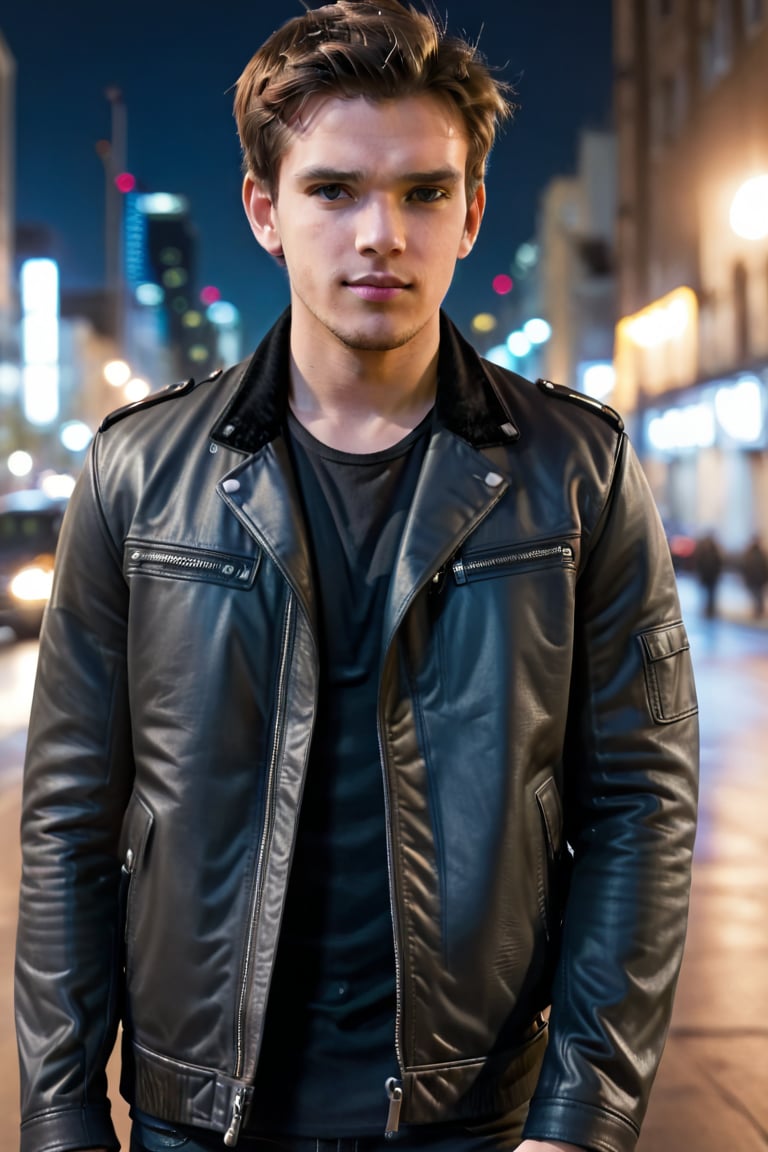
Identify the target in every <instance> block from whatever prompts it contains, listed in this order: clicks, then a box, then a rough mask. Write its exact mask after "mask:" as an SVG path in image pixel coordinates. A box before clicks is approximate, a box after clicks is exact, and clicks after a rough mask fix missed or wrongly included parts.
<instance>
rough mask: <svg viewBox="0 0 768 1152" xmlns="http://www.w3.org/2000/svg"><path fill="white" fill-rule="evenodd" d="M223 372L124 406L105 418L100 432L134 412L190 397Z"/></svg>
mask: <svg viewBox="0 0 768 1152" xmlns="http://www.w3.org/2000/svg"><path fill="white" fill-rule="evenodd" d="M223 371H224V369H223V368H217V369H216V371H215V372H211V374H210V376H206V377H205V379H203V380H198V381H195V380H193V379H192V378H190V379H189V380H180V381H179V382H178V384H169V386H168V387H167V388H161V390H160V391H159V392H150V394H149V396H145V397H144V399H143V400H135V401H134V402H133V404H124V405H123V407H122V408H116V409H115V410H114V412H110V413H109V414H108V415H107V416H105V417H104V419H103V420H102V422H101V424H100V425H99V432H104V431H105V430H106V429H107V428H111V427H112V425H113V424H117V422H118V420H122V419H123V417H124V416H130V415H131V414H132V413H133V412H143V411H144V409H145V408H154V406H155V404H163V403H165V401H166V400H173V399H174V397H176V396H188V395H189V393H190V392H193V391H194V390H195V388H199V387H200V385H201V384H207V383H208V382H209V381H211V380H216V379H217V378H218V377H219V376H221V374H222V372H223Z"/></svg>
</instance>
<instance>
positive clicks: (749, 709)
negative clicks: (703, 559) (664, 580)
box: [0, 580, 768, 1152]
mask: <svg viewBox="0 0 768 1152" xmlns="http://www.w3.org/2000/svg"><path fill="white" fill-rule="evenodd" d="M724 593H725V594H724V597H723V601H722V617H721V618H720V619H717V620H715V621H704V620H702V619H701V617H700V615H699V601H698V596H697V590H696V589H695V588H693V587H691V586H690V584H689V583H688V582H687V581H685V580H683V581H681V598H682V601H683V608H684V614H685V617H686V621H687V624H688V628H689V633H690V637H691V646H692V650H693V655H694V662H695V666H696V672H697V681H698V691H699V702H700V709H701V721H702V739H703V750H702V787H701V823H700V832H699V837H698V841H697V848H696V868H695V881H694V890H693V898H692V911H691V922H690V931H689V937H688V947H687V951H686V958H685V962H684V966H683V973H682V976H681V982H680V987H679V994H678V999H677V1004H676V1009H675V1015H674V1019H673V1024H672V1031H671V1035H670V1038H669V1042H668V1045H667V1050H666V1053H665V1056H664V1060H663V1063H662V1067H661V1071H660V1074H659V1079H658V1081H657V1086H656V1090H655V1094H654V1097H653V1101H652V1105H651V1109H650V1112H649V1116H648V1120H647V1123H646V1128H645V1130H644V1134H643V1137H642V1139H641V1142H640V1145H639V1149H640V1152H680V1149H685V1148H690V1149H692V1150H693V1149H695V1152H722V1150H723V1149H728V1150H729V1152H757V1150H758V1149H763V1150H764V1149H766V1147H768V1092H766V1090H765V1083H766V1081H765V1069H766V1068H768V823H767V821H766V814H767V813H768V753H767V752H766V748H767V747H768V707H766V700H768V626H766V624H765V623H763V624H762V626H759V627H758V626H756V625H755V624H753V623H752V622H751V621H750V620H749V618H748V615H747V606H746V604H745V603H744V601H743V599H742V598H741V597H740V590H739V589H738V588H737V587H735V586H730V585H728V582H727V581H726V588H725V589H724ZM36 657H37V647H36V645H35V644H34V643H23V644H12V643H10V641H9V640H8V639H7V638H5V640H4V638H3V637H2V636H0V701H2V711H1V713H0V844H1V845H2V857H1V859H2V865H1V867H0V1069H1V1070H2V1075H1V1076H0V1148H2V1149H3V1150H5V1149H8V1150H9V1152H10V1150H12V1149H14V1148H16V1147H17V1146H18V1145H17V1140H18V1137H17V1117H18V1101H17V1092H18V1080H17V1072H16V1057H15V1045H14V1039H13V1026H12V1006H11V972H12V952H13V936H14V924H15V914H16V907H15V906H16V887H17V883H18V819H19V784H20V775H21V763H22V757H23V748H24V742H25V729H26V720H27V715H28V710H29V704H30V697H31V688H32V678H33V675H34V667H35V662H36ZM116 1111H117V1113H118V1122H119V1125H120V1130H121V1133H123V1134H124V1133H125V1132H126V1117H125V1109H124V1106H123V1105H122V1103H121V1102H119V1101H118V1103H117V1105H116Z"/></svg>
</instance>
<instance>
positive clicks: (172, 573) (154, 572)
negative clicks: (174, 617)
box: [123, 540, 261, 588]
mask: <svg viewBox="0 0 768 1152" xmlns="http://www.w3.org/2000/svg"><path fill="white" fill-rule="evenodd" d="M260 558H261V554H260V553H259V555H257V556H237V555H235V554H234V553H231V552H217V551H214V550H213V549H210V548H194V547H192V546H190V545H186V544H160V543H157V542H155V541H153V540H128V541H126V544H125V551H124V553H123V573H124V575H125V576H126V577H130V576H134V575H137V574H140V573H142V574H146V575H149V576H165V577H170V578H171V579H173V580H203V581H205V582H206V583H208V584H226V585H229V586H230V587H233V588H250V587H251V586H252V585H253V582H254V580H255V579H256V572H257V571H258V567H259V560H260Z"/></svg>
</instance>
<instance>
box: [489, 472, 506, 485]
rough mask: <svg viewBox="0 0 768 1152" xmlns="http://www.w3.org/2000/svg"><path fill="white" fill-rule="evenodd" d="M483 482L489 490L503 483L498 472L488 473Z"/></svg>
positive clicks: (502, 478)
mask: <svg viewBox="0 0 768 1152" xmlns="http://www.w3.org/2000/svg"><path fill="white" fill-rule="evenodd" d="M485 482H486V484H487V485H488V487H489V488H498V486H499V484H503V483H504V477H503V476H499V474H498V472H488V473H487V475H486V477H485Z"/></svg>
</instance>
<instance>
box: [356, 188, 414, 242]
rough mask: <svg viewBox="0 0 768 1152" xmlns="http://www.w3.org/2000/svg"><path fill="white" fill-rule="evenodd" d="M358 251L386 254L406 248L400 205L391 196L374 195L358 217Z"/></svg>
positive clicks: (362, 206) (364, 205)
mask: <svg viewBox="0 0 768 1152" xmlns="http://www.w3.org/2000/svg"><path fill="white" fill-rule="evenodd" d="M356 247H357V251H358V252H360V253H361V254H364V253H366V252H368V253H377V254H379V255H384V254H386V253H391V252H402V251H403V249H404V248H405V225H404V220H403V213H402V210H401V208H400V206H399V204H396V203H395V202H394V201H393V200H391V199H390V198H389V197H384V196H382V197H372V198H371V199H370V200H368V201H367V202H366V203H365V204H363V205H361V208H360V211H359V213H358V218H357V240H356Z"/></svg>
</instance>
